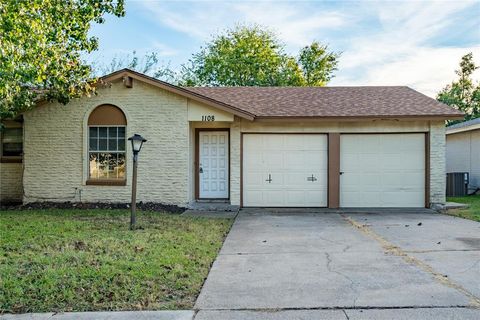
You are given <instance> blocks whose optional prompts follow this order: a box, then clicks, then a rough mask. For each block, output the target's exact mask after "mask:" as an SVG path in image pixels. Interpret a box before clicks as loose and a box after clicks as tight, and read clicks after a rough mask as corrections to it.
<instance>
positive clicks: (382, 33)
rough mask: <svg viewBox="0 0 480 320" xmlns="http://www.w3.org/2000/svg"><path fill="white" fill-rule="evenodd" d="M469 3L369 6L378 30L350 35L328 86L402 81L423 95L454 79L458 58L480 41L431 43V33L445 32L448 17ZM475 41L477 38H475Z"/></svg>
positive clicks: (477, 51)
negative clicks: (466, 44)
mask: <svg viewBox="0 0 480 320" xmlns="http://www.w3.org/2000/svg"><path fill="white" fill-rule="evenodd" d="M472 3H473V2H465V1H464V2H462V1H457V2H428V3H425V2H406V3H405V4H404V5H403V6H398V5H396V6H393V5H392V3H389V4H387V5H379V6H373V7H371V8H370V10H376V11H377V16H378V18H379V21H380V22H381V25H382V28H380V29H379V30H378V31H376V32H373V33H370V34H369V35H368V36H357V37H353V38H352V39H351V40H350V41H351V42H350V46H349V49H348V50H346V51H345V52H344V54H343V55H342V57H341V59H340V64H339V72H338V74H337V75H338V76H337V77H336V78H334V80H333V81H332V82H331V84H332V85H408V86H411V87H413V88H415V89H416V90H419V91H421V92H423V93H425V94H427V95H429V96H432V97H434V96H435V95H436V93H437V92H438V91H439V90H440V89H442V88H443V87H444V86H445V85H446V84H448V83H450V82H451V81H452V80H453V79H454V78H455V74H454V70H456V69H457V68H458V63H459V62H460V58H461V57H462V56H463V55H464V54H466V53H468V52H474V57H475V58H477V59H479V58H480V45H477V46H473V47H464V46H457V47H436V46H432V45H431V41H432V40H433V39H435V37H441V36H442V33H448V28H456V27H457V26H455V25H452V16H454V15H455V14H456V13H458V12H460V11H462V10H465V9H466V8H468V7H469V6H471V5H472ZM479 42H480V38H479Z"/></svg>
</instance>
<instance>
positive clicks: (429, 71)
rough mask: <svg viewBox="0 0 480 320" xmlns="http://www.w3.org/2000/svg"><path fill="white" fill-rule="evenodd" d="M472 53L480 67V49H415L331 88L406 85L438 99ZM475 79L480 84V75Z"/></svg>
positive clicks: (337, 81)
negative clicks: (437, 95) (461, 61)
mask: <svg viewBox="0 0 480 320" xmlns="http://www.w3.org/2000/svg"><path fill="white" fill-rule="evenodd" d="M468 52H473V53H474V57H475V58H476V62H477V64H479V65H480V46H478V47H474V48H416V49H415V51H413V52H412V53H410V54H407V55H406V56H404V57H402V58H401V59H396V60H394V61H391V62H386V63H380V64H376V65H372V66H370V67H368V68H365V72H364V73H360V74H359V75H358V76H357V77H353V76H350V75H345V76H339V77H337V78H334V80H333V81H332V83H331V84H332V85H406V86H410V87H412V88H414V89H416V90H418V91H420V92H422V93H424V94H426V95H428V96H430V97H435V96H436V94H437V92H438V91H440V90H441V89H442V88H443V87H445V85H447V84H449V83H450V82H452V81H453V80H454V79H455V78H456V75H455V70H457V69H458V64H459V62H460V59H461V57H462V56H463V55H465V54H466V53H468ZM475 78H476V79H477V80H480V72H478V71H477V72H476V74H475Z"/></svg>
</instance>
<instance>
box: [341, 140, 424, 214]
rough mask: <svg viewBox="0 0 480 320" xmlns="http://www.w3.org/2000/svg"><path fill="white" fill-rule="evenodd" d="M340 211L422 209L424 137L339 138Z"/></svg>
mask: <svg viewBox="0 0 480 320" xmlns="http://www.w3.org/2000/svg"><path fill="white" fill-rule="evenodd" d="M340 171H341V176H340V206H341V207H424V206H425V135H424V134H343V135H341V136H340Z"/></svg>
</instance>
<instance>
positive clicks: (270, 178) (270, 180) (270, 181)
mask: <svg viewBox="0 0 480 320" xmlns="http://www.w3.org/2000/svg"><path fill="white" fill-rule="evenodd" d="M265 181H268V183H272V175H271V174H268V179H267V180H265Z"/></svg>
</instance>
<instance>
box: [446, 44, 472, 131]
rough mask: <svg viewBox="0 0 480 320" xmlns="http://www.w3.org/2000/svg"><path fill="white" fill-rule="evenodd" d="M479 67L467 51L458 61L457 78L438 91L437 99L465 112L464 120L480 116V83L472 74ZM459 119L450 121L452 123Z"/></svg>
mask: <svg viewBox="0 0 480 320" xmlns="http://www.w3.org/2000/svg"><path fill="white" fill-rule="evenodd" d="M478 68H479V67H478V66H476V65H475V62H474V61H473V54H472V53H468V54H466V55H464V56H463V57H462V60H461V61H460V69H459V70H456V71H455V73H456V74H457V75H458V77H459V78H458V80H457V81H453V82H452V83H451V84H449V85H447V86H446V87H445V88H443V90H442V91H440V92H439V93H438V95H437V100H438V101H440V102H443V103H445V104H448V105H449V106H452V107H454V108H455V109H458V110H460V111H463V112H465V120H470V119H474V118H478V117H480V83H477V84H475V83H474V82H473V80H472V74H473V73H474V72H475V70H477V69H478ZM457 122H460V121H451V122H449V123H448V124H449V125H451V124H454V123H457Z"/></svg>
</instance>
